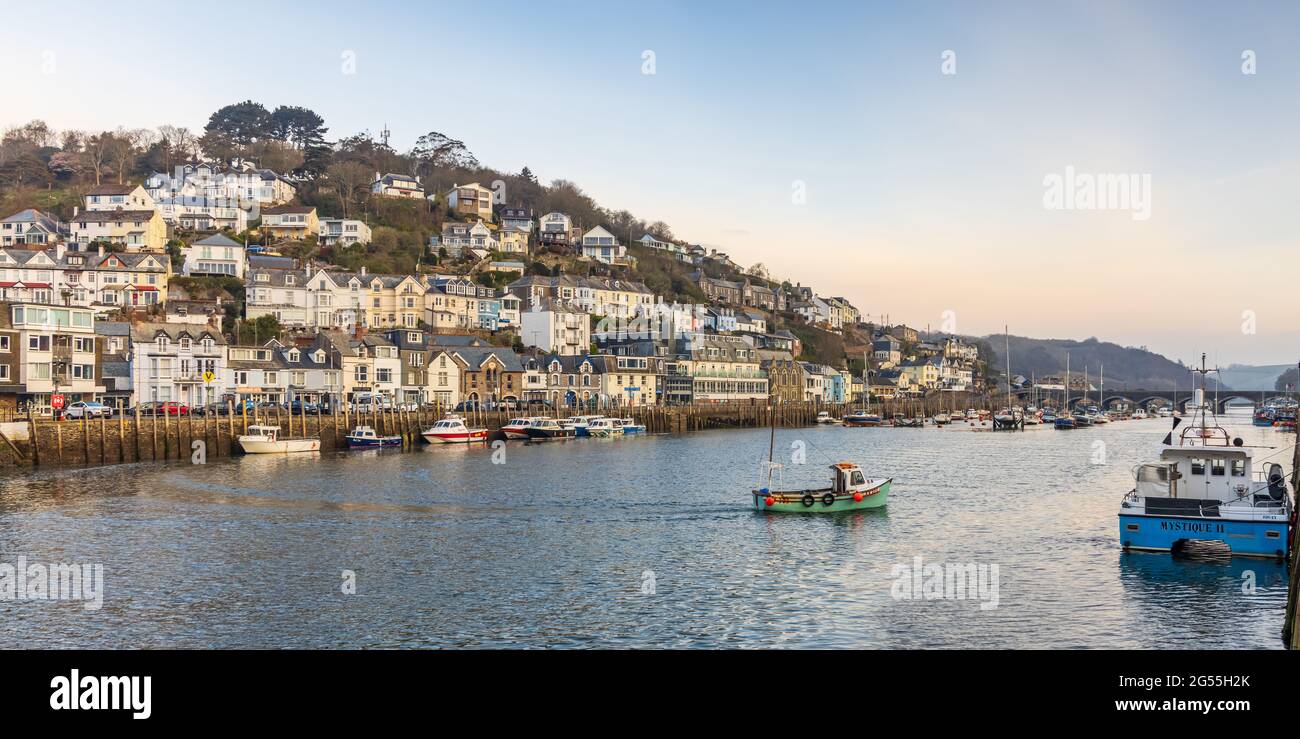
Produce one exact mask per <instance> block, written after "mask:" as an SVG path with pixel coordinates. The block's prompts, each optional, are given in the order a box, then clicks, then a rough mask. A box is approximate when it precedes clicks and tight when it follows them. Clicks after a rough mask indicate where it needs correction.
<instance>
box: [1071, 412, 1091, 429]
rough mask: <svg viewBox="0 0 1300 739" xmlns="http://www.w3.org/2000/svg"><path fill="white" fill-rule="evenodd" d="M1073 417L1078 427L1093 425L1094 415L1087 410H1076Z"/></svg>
mask: <svg viewBox="0 0 1300 739" xmlns="http://www.w3.org/2000/svg"><path fill="white" fill-rule="evenodd" d="M1071 418H1073V419H1074V425H1075V427H1077V428H1089V427H1091V426H1092V416H1089V415H1088V414H1087V413H1086V412H1085V411H1082V410H1076V411H1075V412H1074V415H1073V416H1071Z"/></svg>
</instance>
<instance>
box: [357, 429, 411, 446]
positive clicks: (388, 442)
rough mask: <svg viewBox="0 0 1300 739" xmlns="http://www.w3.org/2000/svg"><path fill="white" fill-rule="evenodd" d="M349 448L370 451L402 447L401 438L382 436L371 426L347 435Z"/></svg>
mask: <svg viewBox="0 0 1300 739" xmlns="http://www.w3.org/2000/svg"><path fill="white" fill-rule="evenodd" d="M346 438H347V440H348V446H349V447H351V448H352V449H370V448H373V447H382V446H401V445H402V437H400V436H380V435H379V434H376V433H375V430H374V429H372V428H370V427H369V426H357V427H356V428H354V429H352V433H350V434H348V435H347V437H346Z"/></svg>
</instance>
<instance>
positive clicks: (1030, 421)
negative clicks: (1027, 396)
mask: <svg viewBox="0 0 1300 739" xmlns="http://www.w3.org/2000/svg"><path fill="white" fill-rule="evenodd" d="M1042 422H1043V419H1042V418H1040V417H1039V415H1038V413H1036V412H1034V413H1026V414H1025V417H1024V424H1025V425H1026V426H1037V425H1038V424H1040V423H1042Z"/></svg>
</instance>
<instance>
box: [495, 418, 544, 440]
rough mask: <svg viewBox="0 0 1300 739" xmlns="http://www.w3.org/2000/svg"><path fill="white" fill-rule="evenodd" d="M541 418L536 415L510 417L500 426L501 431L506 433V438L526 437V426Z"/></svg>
mask: <svg viewBox="0 0 1300 739" xmlns="http://www.w3.org/2000/svg"><path fill="white" fill-rule="evenodd" d="M540 420H542V419H541V418H538V417H531V416H530V417H523V418H512V419H510V422H509V423H507V424H506V425H504V426H502V427H501V433H503V434H505V435H506V438H507V439H527V438H528V427H529V426H532V425H533V424H534V423H537V422H538V421H540Z"/></svg>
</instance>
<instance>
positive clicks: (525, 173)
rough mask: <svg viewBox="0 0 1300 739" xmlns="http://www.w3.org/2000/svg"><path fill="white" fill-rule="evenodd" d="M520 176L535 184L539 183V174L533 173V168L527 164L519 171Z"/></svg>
mask: <svg viewBox="0 0 1300 739" xmlns="http://www.w3.org/2000/svg"><path fill="white" fill-rule="evenodd" d="M519 176H520V177H521V178H523V179H524V180H526V181H528V182H531V183H533V184H534V185H536V184H537V175H535V174H533V170H531V169H529V168H528V165H527V164H525V165H524V168H523V170H521V171H520V172H519Z"/></svg>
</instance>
